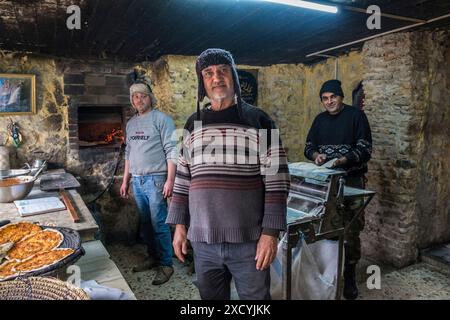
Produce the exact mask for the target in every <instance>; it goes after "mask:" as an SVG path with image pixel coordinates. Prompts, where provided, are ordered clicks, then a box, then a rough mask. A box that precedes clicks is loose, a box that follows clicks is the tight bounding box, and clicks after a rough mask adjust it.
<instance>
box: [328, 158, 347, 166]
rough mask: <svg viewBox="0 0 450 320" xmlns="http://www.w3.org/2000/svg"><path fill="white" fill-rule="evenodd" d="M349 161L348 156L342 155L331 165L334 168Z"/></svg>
mask: <svg viewBox="0 0 450 320" xmlns="http://www.w3.org/2000/svg"><path fill="white" fill-rule="evenodd" d="M346 163H347V158H346V157H340V158H339V159H337V160H336V161H335V162H334V163H333V165H332V166H331V167H332V168H336V167H339V166H343V165H344V164H346Z"/></svg>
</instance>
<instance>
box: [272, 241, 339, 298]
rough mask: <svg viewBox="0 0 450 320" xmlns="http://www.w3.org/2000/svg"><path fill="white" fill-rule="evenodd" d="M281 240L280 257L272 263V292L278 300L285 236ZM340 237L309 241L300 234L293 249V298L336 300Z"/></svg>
mask: <svg viewBox="0 0 450 320" xmlns="http://www.w3.org/2000/svg"><path fill="white" fill-rule="evenodd" d="M285 237H286V235H285V236H284V237H283V240H281V241H280V242H279V243H278V252H277V257H276V258H275V260H274V262H273V263H272V265H271V269H270V276H271V288H270V291H271V295H272V299H274V300H277V299H278V300H279V299H282V297H283V292H282V267H283V265H284V264H285V263H286V255H285V252H286V248H285V244H284V241H285V239H286V238H285ZM338 249H339V243H338V241H332V240H322V241H317V242H314V243H312V244H309V245H307V244H306V242H305V240H304V239H303V238H300V240H299V241H298V243H297V245H296V247H294V248H293V249H292V279H291V298H292V299H293V300H333V299H335V295H336V284H337V280H336V279H337V262H338Z"/></svg>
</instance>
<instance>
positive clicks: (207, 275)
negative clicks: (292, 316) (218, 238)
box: [191, 241, 271, 300]
mask: <svg viewBox="0 0 450 320" xmlns="http://www.w3.org/2000/svg"><path fill="white" fill-rule="evenodd" d="M256 244H257V241H250V242H244V243H217V244H207V243H205V242H193V241H192V242H191V245H192V249H193V250H194V265H195V274H196V276H197V280H196V281H195V284H196V286H197V287H198V290H199V292H200V297H201V298H202V299H203V300H230V283H231V278H232V277H233V278H234V283H235V285H236V290H237V293H238V295H239V298H240V299H241V300H270V299H271V297H270V268H267V269H265V270H256V261H255V255H256Z"/></svg>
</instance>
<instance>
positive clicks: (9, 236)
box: [0, 222, 42, 245]
mask: <svg viewBox="0 0 450 320" xmlns="http://www.w3.org/2000/svg"><path fill="white" fill-rule="evenodd" d="M41 230H42V228H41V227H40V226H38V225H36V224H34V223H31V222H18V223H9V224H7V225H5V226H3V227H1V228H0V245H2V244H5V243H7V242H17V241H19V240H21V239H23V238H25V237H27V236H29V235H32V234H35V233H37V232H39V231H41Z"/></svg>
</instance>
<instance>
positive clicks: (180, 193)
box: [166, 103, 289, 243]
mask: <svg viewBox="0 0 450 320" xmlns="http://www.w3.org/2000/svg"><path fill="white" fill-rule="evenodd" d="M195 119H196V115H195V114H193V115H192V116H191V117H190V118H189V119H188V121H187V122H186V126H185V129H186V134H185V138H184V143H183V148H182V150H181V151H180V156H179V159H178V166H177V172H176V177H175V185H174V190H173V197H172V200H171V203H170V207H169V213H168V217H167V220H166V222H167V223H169V224H183V225H186V226H188V239H189V240H191V241H198V242H207V243H224V242H230V243H238V242H245V241H251V240H257V239H259V237H260V235H261V232H264V233H268V234H273V232H274V231H276V234H278V232H279V230H284V229H285V228H286V200H287V194H288V189H289V173H288V172H289V171H288V167H287V159H286V154H285V152H284V149H283V147H282V145H281V140H280V139H279V136H277V133H278V130H271V129H276V127H275V124H274V122H273V121H272V120H271V119H270V117H269V116H268V115H267V114H266V113H265V112H263V111H262V110H261V109H258V108H256V107H253V106H251V105H249V104H246V103H243V105H242V116H241V118H239V116H238V112H237V107H236V106H231V107H229V108H227V109H225V110H222V111H212V110H210V109H208V108H205V109H203V110H202V111H201V119H202V121H201V122H197V121H195V122H194V120H195ZM200 123H201V125H200ZM261 129H266V130H261ZM265 133H267V134H265ZM272 141H273V143H272Z"/></svg>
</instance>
